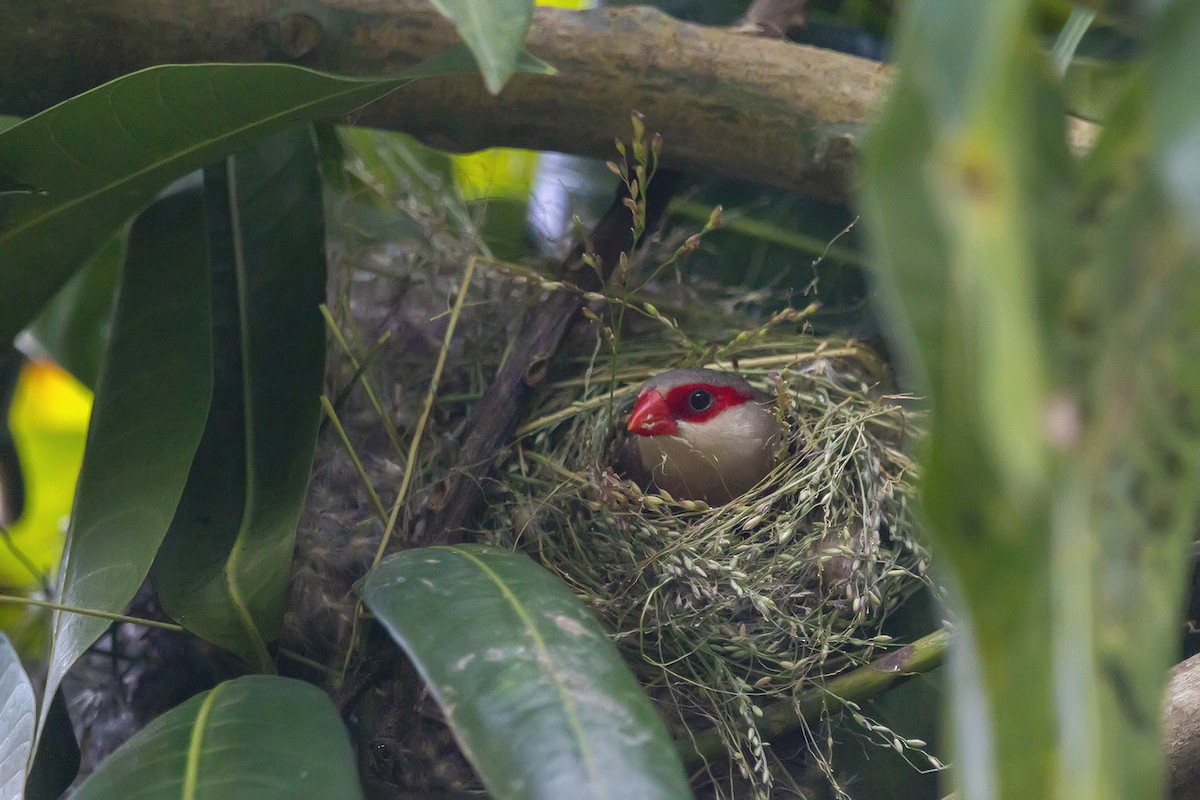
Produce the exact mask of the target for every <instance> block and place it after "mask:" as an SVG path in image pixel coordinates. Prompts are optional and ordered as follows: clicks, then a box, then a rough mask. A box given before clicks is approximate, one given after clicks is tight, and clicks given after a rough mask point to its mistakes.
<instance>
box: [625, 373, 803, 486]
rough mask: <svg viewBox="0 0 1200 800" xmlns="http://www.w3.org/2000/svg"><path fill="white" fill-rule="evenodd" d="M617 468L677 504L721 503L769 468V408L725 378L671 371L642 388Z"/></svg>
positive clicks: (775, 436) (773, 434) (773, 425)
mask: <svg viewBox="0 0 1200 800" xmlns="http://www.w3.org/2000/svg"><path fill="white" fill-rule="evenodd" d="M628 428H629V432H630V433H631V434H633V435H632V436H630V437H629V438H630V440H631V441H629V442H627V443H626V448H625V450H626V453H625V455H624V457H623V461H625V462H626V464H627V467H628V468H627V472H628V473H629V474H630V477H633V478H634V479H635V480H638V481H639V482H641V483H643V484H653V485H654V486H655V487H657V488H659V489H664V490H666V491H667V492H668V493H669V494H670V495H671V496H672V497H675V498H676V499H680V500H703V501H705V502H706V503H708V504H709V505H719V504H721V503H727V502H729V501H730V500H732V499H733V498H735V497H737V496H738V495H740V494H742V493H743V492H745V491H746V490H747V489H749V488H751V487H752V486H754V485H755V484H756V483H758V482H759V481H760V480H762V479H763V477H764V476H766V474H767V473H768V472H770V471H771V468H772V467H774V466H775V460H776V457H775V451H776V447H777V445H778V444H779V439H780V430H779V423H778V422H777V421H776V419H775V414H774V412H773V411H772V409H771V403H770V400H769V399H768V398H767V397H765V396H764V395H763V394H762V393H760V392H758V391H756V390H755V389H754V388H753V387H752V386H750V384H748V383H746V381H744V380H742V379H741V378H740V377H738V376H737V375H734V374H732V373H729V372H718V371H716V370H711V369H672V370H668V371H667V372H663V373H661V374H659V375H656V376H655V377H653V378H651V379H650V380H648V381H646V382H645V383H644V384H642V386H641V388H639V389H638V394H637V401H636V402H635V403H634V406H633V412H632V413H631V414H630V416H629V425H628Z"/></svg>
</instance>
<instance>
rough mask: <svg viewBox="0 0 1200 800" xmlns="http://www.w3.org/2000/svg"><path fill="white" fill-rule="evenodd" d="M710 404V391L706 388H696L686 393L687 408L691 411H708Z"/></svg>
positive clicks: (711, 397)
mask: <svg viewBox="0 0 1200 800" xmlns="http://www.w3.org/2000/svg"><path fill="white" fill-rule="evenodd" d="M712 404H713V396H712V392H710V391H708V390H707V389H696V390H695V391H693V392H692V393H691V394H689V395H688V408H690V409H691V410H692V411H697V412H699V411H708V409H709V407H710V406H712Z"/></svg>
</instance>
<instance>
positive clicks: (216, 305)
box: [155, 126, 325, 671]
mask: <svg viewBox="0 0 1200 800" xmlns="http://www.w3.org/2000/svg"><path fill="white" fill-rule="evenodd" d="M205 183H206V195H207V206H208V208H207V211H208V219H209V230H210V232H211V241H212V245H211V252H212V259H213V267H212V269H213V309H214V312H213V313H214V359H215V363H214V369H215V388H214V392H213V403H212V409H211V412H210V415H209V418H208V424H207V426H206V428H205V432H204V439H203V441H202V442H201V445H200V449H199V452H198V453H197V455H196V460H195V462H194V463H193V465H192V471H191V475H190V476H189V477H188V485H187V489H186V491H185V492H184V496H183V500H182V501H181V503H180V506H179V511H178V513H177V514H176V517H175V520H174V522H173V523H172V525H171V530H170V533H169V534H168V535H167V538H166V540H165V541H164V543H163V546H162V549H161V551H160V553H159V557H158V560H157V561H156V563H155V580H156V584H157V586H158V593H159V599H160V600H161V602H162V604H163V607H164V609H165V610H166V611H167V613H168V614H170V615H171V616H172V617H173V618H174V619H175V620H177V621H178V622H179V623H180V624H182V625H184V626H185V627H187V628H188V629H189V630H191V631H193V632H194V633H196V634H198V635H200V636H202V637H204V638H205V639H208V640H210V641H213V642H216V643H217V644H220V645H222V646H224V647H227V648H229V649H231V650H233V651H234V652H236V653H239V654H240V655H242V656H243V657H244V658H246V659H247V661H249V662H250V663H251V664H254V665H256V666H257V668H258V669H260V670H264V671H269V670H270V669H271V660H270V658H269V656H268V654H267V650H266V643H267V642H270V641H272V640H274V639H275V638H277V636H278V632H279V626H280V624H281V622H282V619H283V609H284V600H285V591H286V588H287V580H288V576H289V574H290V567H291V561H292V550H293V546H294V542H295V534H296V525H297V523H298V521H299V519H300V512H301V510H302V507H303V504H304V497H305V489H306V487H307V485H308V476H309V470H310V468H311V466H312V458H313V449H314V446H315V442H316V435H317V430H318V423H319V421H320V413H321V412H320V403H319V397H320V393H321V386H322V380H323V376H324V366H325V325H324V321H323V320H322V318H321V315H320V312H319V309H318V306H319V304H320V303H321V302H322V301H323V300H324V297H325V254H324V225H323V219H324V217H323V213H324V209H323V207H322V203H321V183H320V175H319V172H318V165H317V159H316V153H315V150H314V143H313V138H312V132H311V130H310V129H309V128H308V127H307V126H304V127H300V128H294V129H292V130H290V131H285V132H284V133H280V134H276V135H275V136H271V137H268V138H266V139H263V140H262V141H260V142H259V143H258V145H257V146H256V147H255V148H254V149H252V150H249V151H246V152H244V153H240V154H238V155H235V156H232V157H230V158H229V159H228V161H227V163H226V164H223V165H220V166H216V167H212V168H210V169H208V170H206V171H205Z"/></svg>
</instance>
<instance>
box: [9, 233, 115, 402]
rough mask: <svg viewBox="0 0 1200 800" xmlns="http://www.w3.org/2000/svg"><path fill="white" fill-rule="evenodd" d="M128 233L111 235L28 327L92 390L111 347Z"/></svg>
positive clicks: (66, 368) (69, 370)
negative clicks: (108, 347) (114, 310)
mask: <svg viewBox="0 0 1200 800" xmlns="http://www.w3.org/2000/svg"><path fill="white" fill-rule="evenodd" d="M128 236H129V232H128V231H127V230H126V229H125V228H124V226H122V228H121V229H119V230H118V231H117V232H116V233H115V234H113V235H112V236H110V237H109V238H108V240H107V241H105V242H104V244H102V245H101V246H100V249H99V250H97V251H96V252H95V253H93V254H92V256H91V258H89V259H88V260H87V261H86V262H84V264H83V268H82V269H80V270H79V272H78V273H76V274H75V276H74V277H72V278H71V279H70V280H69V281H67V285H66V286H64V287H63V288H62V289H61V290H59V292H58V294H57V295H55V296H54V299H53V300H51V301H50V304H49V305H47V306H46V307H45V308H44V309H43V310H42V313H41V314H39V315H38V318H37V319H36V320H34V321H33V324H32V325H30V326H29V328H28V330H29V333H30V334H31V335H32V336H33V338H34V340H35V341H36V342H37V343H38V345H39V346H41V347H42V348H44V349H45V350H46V352H47V353H49V354H50V356H51V358H53V359H54V360H55V361H56V362H58V365H59V366H61V367H62V368H63V369H65V370H66V371H67V372H70V373H71V374H72V375H74V376H75V379H76V380H78V381H79V382H80V383H82V384H83V385H84V386H87V387H88V388H90V389H95V388H96V379H97V378H98V377H99V376H100V364H101V362H102V361H103V360H104V349H105V347H106V346H107V345H108V332H109V329H110V327H111V326H112V311H113V298H114V297H115V296H116V291H117V279H118V277H119V276H120V274H121V264H123V263H124V262H125V245H126V242H127V240H128Z"/></svg>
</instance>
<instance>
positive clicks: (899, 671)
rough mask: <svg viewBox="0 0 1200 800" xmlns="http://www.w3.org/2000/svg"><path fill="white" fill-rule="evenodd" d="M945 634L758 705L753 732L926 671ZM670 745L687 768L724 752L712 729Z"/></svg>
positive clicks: (784, 729) (942, 651) (940, 654)
mask: <svg viewBox="0 0 1200 800" xmlns="http://www.w3.org/2000/svg"><path fill="white" fill-rule="evenodd" d="M950 635H951V634H950V631H948V630H946V629H945V628H942V629H939V630H937V631H934V632H933V633H931V634H929V635H928V636H925V637H923V638H921V639H918V640H917V641H915V642H913V643H912V644H910V645H906V646H904V647H901V648H900V649H898V650H895V651H893V652H891V653H888V654H887V655H886V656H884V657H883V658H880V659H878V660H876V661H872V662H871V663H870V664H867V665H865V666H862V667H859V668H858V669H856V670H853V671H852V672H847V673H846V674H845V675H841V676H839V677H837V678H834V679H833V680H831V681H830V682H829V683H827V684H825V685H824V686H816V687H814V688H812V689H809V690H808V691H806V692H803V693H802V694H800V695H799V696H798V697H796V698H795V699H794V700H780V701H777V702H774V703H771V704H769V705H767V706H764V707H763V709H762V712H763V713H762V720H761V722H760V723H759V724H758V728H759V732H760V733H761V734H762V736H763V737H764V738H771V737H777V736H780V735H782V734H786V733H790V732H792V731H795V730H797V729H799V728H800V727H801V726H803V725H805V724H808V723H812V722H816V721H817V720H819V719H820V718H821V716H822V715H823V714H825V712H826V709H827V708H828V707H829V706H830V705H837V704H839V703H846V702H852V703H856V702H860V701H862V700H866V699H868V698H871V697H876V696H878V695H880V694H882V693H883V692H885V691H887V690H888V689H890V688H892V687H893V686H895V685H896V684H898V683H901V682H902V681H904V680H907V679H908V678H911V677H912V676H914V675H921V674H924V673H926V672H929V671H930V670H932V669H933V668H934V667H937V666H939V665H940V664H941V663H942V659H943V658H944V657H945V655H946V647H947V645H948V644H949V642H950ZM675 746H676V748H677V749H678V750H679V754H680V756H681V757H682V758H683V762H684V764H685V766H687V767H688V768H689V769H693V768H695V767H698V766H700V765H701V764H703V763H704V762H706V761H708V760H710V759H713V758H716V757H718V756H720V755H721V754H722V753H724V752H725V744H724V742H723V741H722V740H721V736H720V733H719V732H718V731H717V730H715V729H712V730H706V731H702V732H701V733H699V734H698V735H696V736H694V737H691V738H688V739H681V740H679V741H677V742H676V743H675Z"/></svg>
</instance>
